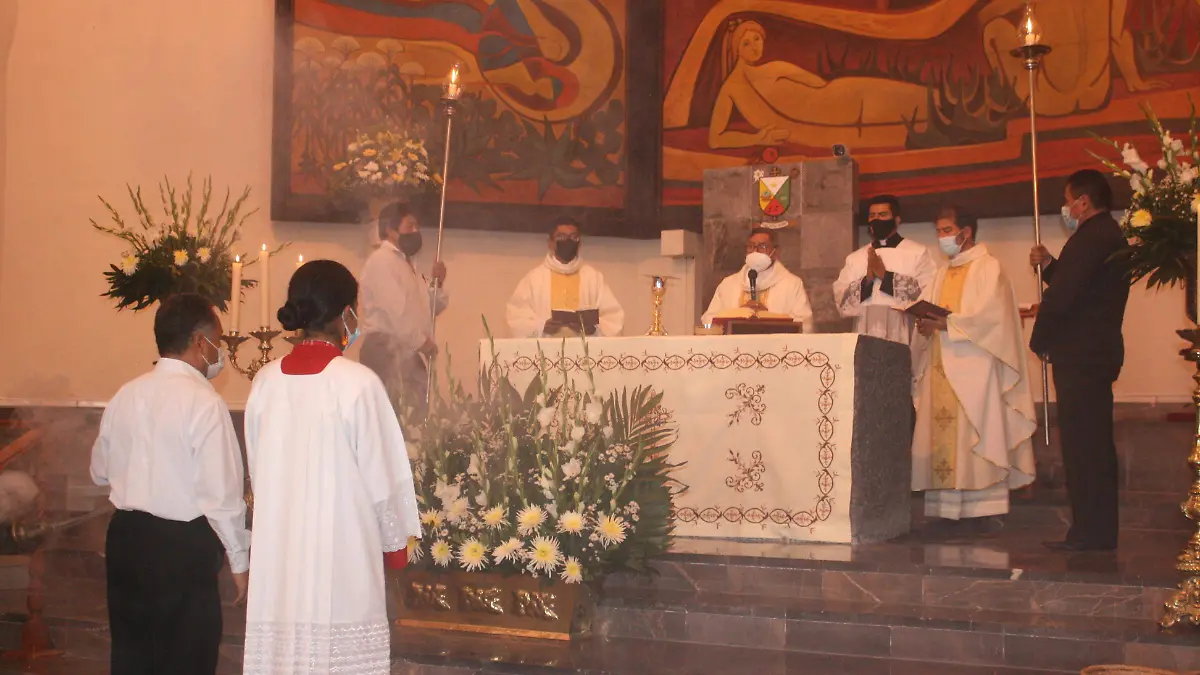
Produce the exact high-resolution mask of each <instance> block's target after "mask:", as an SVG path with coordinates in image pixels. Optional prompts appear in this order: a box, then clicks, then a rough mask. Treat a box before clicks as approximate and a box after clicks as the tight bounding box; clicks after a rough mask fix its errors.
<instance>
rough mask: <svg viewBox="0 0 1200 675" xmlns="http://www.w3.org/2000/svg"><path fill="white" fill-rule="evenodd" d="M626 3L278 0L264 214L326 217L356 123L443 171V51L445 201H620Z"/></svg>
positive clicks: (599, 204)
mask: <svg viewBox="0 0 1200 675" xmlns="http://www.w3.org/2000/svg"><path fill="white" fill-rule="evenodd" d="M625 3H626V0H403V1H401V2H397V1H396V0H277V8H278V11H277V15H278V16H279V24H278V28H277V32H278V35H279V39H280V41H281V44H279V45H278V54H279V58H277V66H276V68H277V70H276V103H275V125H276V131H275V172H276V173H275V179H274V186H273V190H274V194H273V215H274V217H275V218H277V219H292V220H295V219H314V220H316V219H334V215H335V212H336V211H337V204H336V202H335V201H334V200H332V199H331V195H330V193H329V187H328V181H329V178H330V174H331V167H332V166H333V165H334V164H335V163H337V162H338V161H340V160H342V159H343V158H344V155H345V150H346V146H347V144H348V143H350V142H351V140H353V139H354V138H355V137H356V136H357V133H358V132H359V131H375V130H379V129H382V128H389V129H392V130H395V131H400V132H403V133H406V134H408V135H409V136H411V137H415V138H420V139H423V140H424V141H425V143H426V146H427V148H428V150H429V154H430V156H431V157H433V158H436V163H437V165H438V169H439V170H440V164H441V159H440V158H441V157H442V149H443V147H444V146H443V143H444V141H443V137H444V129H445V118H444V114H443V113H442V111H441V108H440V105H439V99H440V96H441V91H442V81H443V78H444V77H445V76H446V74H447V73H448V72H449V71H450V69H451V68H452V66H453V65H454V64H455V63H456V62H457V63H460V64H461V65H462V68H463V72H464V83H465V85H466V87H467V92H468V93H467V95H466V97H465V98H464V100H463V102H462V109H461V112H460V113H459V114H458V115H457V116H456V117H455V125H454V130H455V134H454V138H453V140H452V143H451V148H452V164H451V171H450V176H451V180H450V182H449V184H448V189H447V196H448V199H449V200H450V201H451V202H459V203H462V202H480V203H486V204H496V203H501V204H514V205H562V204H569V205H573V206H581V207H608V208H620V207H622V206H623V204H624V197H625V175H624V154H625V147H626V144H625V78H624V72H625V58H626V55H625V38H624V35H625V28H626V26H625V21H626V17H625V9H626V7H625ZM280 212H282V213H280ZM542 225H544V224H539V225H538V226H539V227H540V226H542ZM501 226H503V225H501Z"/></svg>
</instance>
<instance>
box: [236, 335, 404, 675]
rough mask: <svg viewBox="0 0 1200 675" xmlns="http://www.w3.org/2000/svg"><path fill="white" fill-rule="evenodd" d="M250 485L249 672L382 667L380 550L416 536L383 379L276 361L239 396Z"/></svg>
mask: <svg viewBox="0 0 1200 675" xmlns="http://www.w3.org/2000/svg"><path fill="white" fill-rule="evenodd" d="M246 452H247V459H248V465H249V469H250V480H251V484H252V486H253V489H254V523H253V527H252V529H251V547H250V551H251V554H250V593H249V606H248V608H247V612H246V646H245V662H244V672H245V673H246V675H265V674H268V673H269V674H272V675H278V674H289V675H290V674H298V673H331V672H335V673H356V674H366V673H370V674H372V675H374V674H378V675H386V673H388V672H389V662H390V655H389V643H390V640H389V633H388V617H387V604H386V597H385V587H384V570H383V566H384V562H383V554H384V552H385V551H397V550H400V549H401V548H403V547H405V546H406V545H407V543H408V538H409V537H410V536H420V523H419V519H418V513H417V505H416V497H415V491H414V489H413V478H412V472H411V469H410V467H409V461H408V456H407V454H406V450H405V443H404V437H403V435H402V434H401V431H400V425H399V423H398V422H397V421H396V416H395V413H393V412H392V406H391V404H390V403H389V402H388V398H387V394H386V393H385V391H384V388H383V383H382V382H380V380H379V377H378V376H376V375H375V373H373V372H371V371H370V370H369V369H367V368H366V367H365V366H363V365H361V364H358V363H355V362H354V361H351V360H349V359H346V358H343V357H338V358H334V359H333V360H332V361H331V362H330V363H329V364H328V365H327V366H326V367H325V369H324V370H323V371H322V372H320V373H317V374H314V375H285V374H284V373H283V371H282V370H281V366H280V361H275V362H273V363H271V364H269V365H267V366H266V367H264V368H263V369H262V370H261V371H259V373H258V375H257V376H256V377H255V378H254V386H253V388H252V390H251V392H250V399H249V401H248V402H247V403H246Z"/></svg>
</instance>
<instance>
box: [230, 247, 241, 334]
mask: <svg viewBox="0 0 1200 675" xmlns="http://www.w3.org/2000/svg"><path fill="white" fill-rule="evenodd" d="M241 318H242V256H240V255H236V256H234V257H233V283H232V284H231V285H230V288H229V323H230V325H229V330H230V331H232V332H234V333H236V332H238V330H239V325H238V324H239V319H241Z"/></svg>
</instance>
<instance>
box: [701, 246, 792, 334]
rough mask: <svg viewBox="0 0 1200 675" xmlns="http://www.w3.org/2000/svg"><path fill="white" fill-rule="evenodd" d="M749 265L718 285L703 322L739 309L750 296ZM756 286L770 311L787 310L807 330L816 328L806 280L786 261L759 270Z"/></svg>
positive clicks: (786, 312)
mask: <svg viewBox="0 0 1200 675" xmlns="http://www.w3.org/2000/svg"><path fill="white" fill-rule="evenodd" d="M749 272H750V268H749V267H746V266H744V265H743V266H742V269H740V270H738V271H737V272H735V273H733V274H730V275H729V276H727V277H725V278H724V279H723V280H721V283H720V284H718V285H717V291H716V292H715V293H713V299H712V302H710V303H709V304H708V311H706V312H704V316H703V317H701V319H700V320H701V322H703V323H704V324H705V325H708V324H711V323H712V321H713V319H714V318H716V317H717V316H719V315H722V314H726V313H729V312H732V311H735V310H737V309H738V308H740V307H742V306H744V305H745V303H746V301H747V300H748V299H749V293H750V277H749V276H748V275H749ZM755 288H756V290H757V292H758V298H759V301H760V302H762V303H763V304H764V305H766V307H767V311H768V312H772V313H774V314H786V315H788V316H790V317H792V319H793V320H795V321H796V322H797V323H801V324H803V325H804V328H803V330H804V332H805V333H811V332H813V311H812V305H810V304H808V293H806V292H805V291H804V281H803V280H801V279H800V277H798V276H796V275H795V274H792V273H791V272H790V271H789V270H788V268H786V267H784V266H783V263H781V262H779V261H775V263H774V264H772V265H771V266H770V267H768V268H767V269H765V270H763V271H762V272H760V273H759V275H758V278H757V279H756V280H755Z"/></svg>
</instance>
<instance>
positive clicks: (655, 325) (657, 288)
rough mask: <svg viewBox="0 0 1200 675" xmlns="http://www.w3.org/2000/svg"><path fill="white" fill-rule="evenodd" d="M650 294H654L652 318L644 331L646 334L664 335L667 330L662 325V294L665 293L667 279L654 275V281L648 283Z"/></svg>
mask: <svg viewBox="0 0 1200 675" xmlns="http://www.w3.org/2000/svg"><path fill="white" fill-rule="evenodd" d="M650 294H651V295H652V296H654V319H653V321H652V322H651V324H650V330H648V331H646V335H654V336H660V335H666V334H667V331H666V330H665V329H664V328H663V325H662V304H663V296H665V295H666V294H667V280H666V279H663V278H662V277H654V281H652V282H651V283H650Z"/></svg>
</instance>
